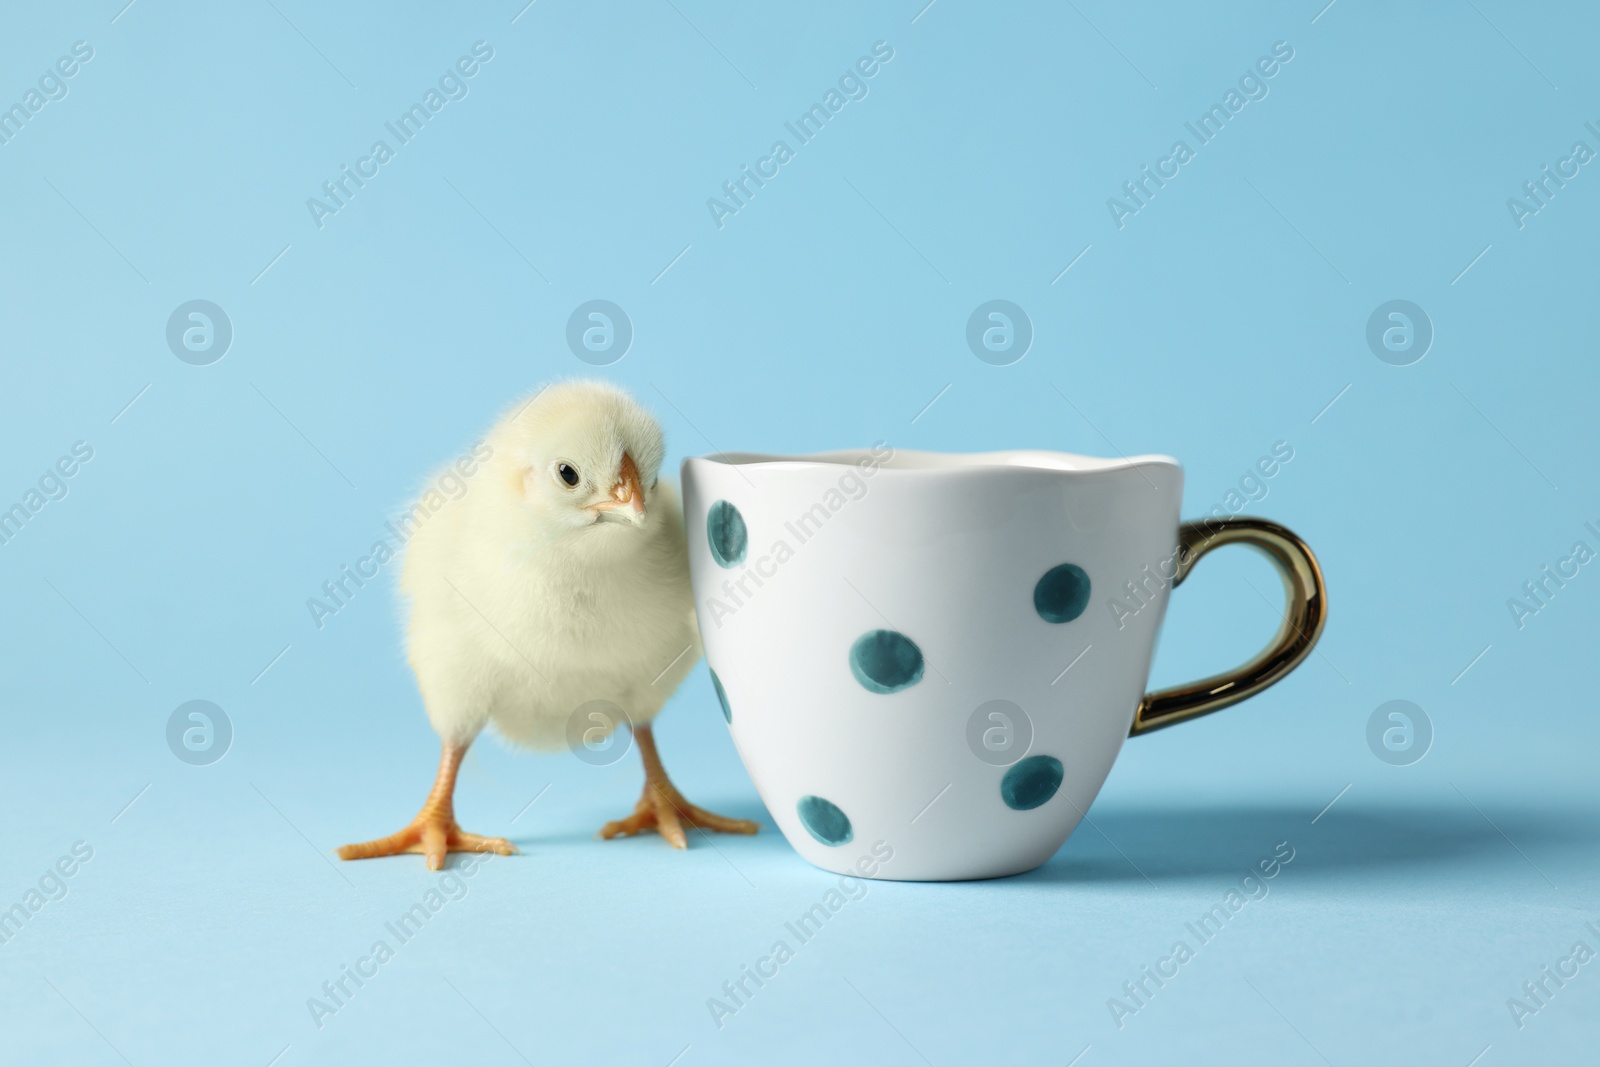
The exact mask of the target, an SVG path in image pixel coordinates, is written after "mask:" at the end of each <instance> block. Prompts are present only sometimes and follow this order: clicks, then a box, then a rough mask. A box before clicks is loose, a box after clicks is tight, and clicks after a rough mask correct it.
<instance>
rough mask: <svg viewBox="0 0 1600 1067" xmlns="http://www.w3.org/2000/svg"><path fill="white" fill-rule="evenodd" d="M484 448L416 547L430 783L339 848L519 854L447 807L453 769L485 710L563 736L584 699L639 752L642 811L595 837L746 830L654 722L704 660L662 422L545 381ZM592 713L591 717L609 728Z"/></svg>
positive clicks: (411, 589)
mask: <svg viewBox="0 0 1600 1067" xmlns="http://www.w3.org/2000/svg"><path fill="white" fill-rule="evenodd" d="M486 442H487V444H488V445H489V446H490V449H491V450H492V453H491V455H490V457H489V459H488V460H487V461H486V462H485V464H484V468H483V470H481V471H479V472H478V474H477V476H476V477H475V478H473V480H472V482H471V484H470V488H469V489H468V491H467V493H466V495H465V496H463V497H462V498H461V499H460V500H456V501H452V502H451V503H450V504H449V505H448V506H446V507H445V508H444V509H443V510H442V511H439V512H436V513H435V514H433V515H432V516H431V517H430V518H429V519H428V522H427V523H426V524H425V525H423V526H421V527H420V528H419V529H418V530H417V532H416V533H415V534H414V535H413V537H412V539H411V542H410V544H409V545H408V546H407V549H406V558H405V567H404V571H403V574H402V577H401V588H402V589H403V590H404V592H405V593H406V595H407V598H408V600H409V602H410V608H411V615H410V624H409V626H408V627H407V652H408V659H409V661H410V663H411V669H412V670H413V671H414V672H415V673H416V676H417V685H418V688H419V689H420V690H421V693H422V700H423V704H424V705H425V706H426V708H427V712H428V720H429V722H431V723H432V724H433V728H434V730H435V731H436V732H437V733H438V734H439V737H440V738H441V740H442V741H443V754H442V756H441V758H440V762H439V773H438V777H437V778H436V779H435V781H434V784H433V790H432V792H430V793H429V794H428V799H427V800H426V801H425V802H424V803H423V805H422V810H421V811H420V812H419V813H418V814H417V817H416V818H415V819H413V820H411V822H410V824H409V825H407V826H406V828H405V829H403V830H401V831H400V832H399V833H395V834H390V835H389V836H388V837H383V838H379V839H378V840H375V841H367V842H364V843H362V844H355V845H345V846H343V847H342V848H340V849H339V857H340V858H341V859H347V860H353V859H366V858H368V857H372V856H389V855H394V854H395V853H400V852H420V853H422V854H423V855H424V856H425V857H426V858H427V865H428V867H429V868H430V869H432V870H438V869H439V868H440V867H441V866H442V865H443V863H444V858H445V854H446V853H447V852H464V851H492V852H496V853H499V854H501V855H509V854H511V853H513V852H515V851H516V849H515V847H514V846H513V845H512V844H511V842H509V841H507V840H506V839H505V838H503V837H483V836H480V835H478V834H470V833H467V832H465V831H463V830H462V829H461V827H460V826H459V825H457V823H456V821H455V812H454V803H453V797H454V793H455V782H456V772H457V770H458V769H459V768H460V766H461V759H462V757H463V756H464V755H465V754H466V751H467V747H468V746H469V745H470V744H472V741H473V739H474V738H476V737H477V736H478V734H479V732H480V731H482V730H483V728H484V727H485V726H487V725H489V724H491V723H492V724H493V725H494V727H495V729H496V730H497V731H498V732H499V733H500V735H501V736H502V737H504V738H506V739H507V740H509V741H511V742H512V743H514V744H517V745H521V746H525V747H527V748H532V749H537V750H544V751H553V750H556V749H560V748H564V747H566V746H567V745H568V743H569V742H568V724H569V721H570V720H571V719H572V718H573V716H574V713H575V712H577V711H578V709H579V708H581V707H583V706H584V705H585V704H587V703H588V702H590V701H594V700H604V701H610V702H612V703H614V704H615V705H617V707H618V708H620V709H621V710H622V712H623V713H625V715H626V716H627V718H628V720H629V721H630V722H631V723H632V730H633V738H634V740H635V741H636V742H637V743H638V748H639V754H640V756H641V757H642V758H643V761H644V772H645V781H644V793H643V795H642V796H641V797H640V798H639V802H638V804H636V805H635V807H634V811H633V814H632V815H629V816H628V817H627V818H625V819H620V820H617V821H615V822H609V823H607V824H606V825H605V826H604V827H603V828H602V829H601V830H600V836H602V837H605V838H611V837H615V836H617V835H619V834H624V835H626V834H636V833H639V832H640V831H643V830H655V831H656V832H657V833H659V834H660V835H661V836H662V837H665V838H666V839H667V840H668V841H669V842H670V843H671V844H672V845H674V846H675V847H677V848H685V847H686V846H687V842H686V839H685V836H684V829H683V828H684V826H685V825H688V826H697V827H701V828H703V829H707V830H717V831H721V832H723V833H740V834H753V833H755V832H756V824H755V823H753V822H751V821H749V820H747V819H730V818H726V817H724V816H721V815H716V814H713V813H711V812H708V811H705V810H703V809H701V808H698V807H696V806H695V805H693V804H690V803H689V802H688V801H686V800H685V799H684V798H683V795H682V794H681V793H679V792H678V790H677V788H676V787H675V786H674V785H673V784H672V782H671V780H670V779H669V778H668V777H667V773H666V771H665V769H663V767H662V765H661V758H660V756H659V755H658V754H657V752H656V745H655V738H654V736H653V734H652V732H651V725H650V724H651V721H652V720H653V719H654V718H655V716H656V713H657V712H659V711H660V710H661V706H662V705H663V704H664V703H666V700H667V698H668V697H669V696H671V695H672V692H673V690H675V689H677V687H678V685H679V683H681V682H682V681H683V679H684V678H685V677H686V676H687V675H688V673H689V671H690V669H691V668H693V666H694V664H695V662H696V661H697V660H698V659H699V658H700V654H701V647H700V634H699V630H698V628H697V626H696V623H695V615H694V598H693V594H692V593H691V591H690V587H689V559H688V550H687V546H686V542H685V534H684V523H683V509H682V505H681V504H680V502H679V500H678V495H677V492H676V490H675V489H674V487H673V486H672V484H671V483H670V482H662V481H660V480H659V474H660V470H661V463H662V460H663V459H664V457H665V454H666V448H665V443H664V440H663V437H662V433H661V427H660V425H659V424H658V423H657V422H656V421H655V419H654V418H652V417H651V416H650V414H649V413H648V412H647V411H645V410H644V408H642V407H641V406H639V404H638V403H637V402H635V401H634V400H633V398H632V397H630V396H629V395H628V394H627V393H625V392H623V391H622V390H621V389H618V388H616V387H614V386H611V385H608V384H605V383H602V382H588V381H574V382H565V383H562V384H559V385H554V386H551V387H549V388H547V389H545V390H543V391H542V392H540V393H538V394H536V395H535V396H534V397H533V398H532V399H530V400H528V401H526V402H524V403H522V404H520V405H519V406H518V407H516V408H515V409H513V411H512V412H511V413H510V414H508V415H507V416H506V417H505V418H503V419H501V421H500V422H499V423H498V424H497V425H496V426H495V427H494V429H493V430H492V431H490V433H489V436H488V437H487V439H486ZM607 718H608V717H607V716H604V715H602V716H601V717H600V718H599V719H598V720H596V719H594V718H593V717H591V716H589V715H587V714H585V715H583V720H584V721H583V722H582V728H583V730H585V731H591V733H590V735H589V739H590V740H591V741H592V740H593V739H594V736H595V735H594V733H593V732H592V731H594V730H600V731H601V732H602V733H604V732H607V731H608V729H609V728H612V727H614V726H615V725H616V724H615V723H614V722H611V723H609V724H607V722H606V720H607Z"/></svg>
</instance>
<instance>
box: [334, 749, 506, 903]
mask: <svg viewBox="0 0 1600 1067" xmlns="http://www.w3.org/2000/svg"><path fill="white" fill-rule="evenodd" d="M466 754H467V746H466V745H465V744H454V743H452V742H450V741H446V742H445V743H444V752H443V754H442V755H441V756H440V758H439V776H438V777H437V778H435V779H434V782H433V790H432V791H431V792H430V793H429V794H428V799H427V800H425V801H424V802H423V804H422V810H421V811H419V812H418V813H417V817H416V818H415V819H412V820H411V823H410V825H408V826H407V827H406V828H405V829H404V830H401V831H400V832H399V833H396V834H390V835H389V836H388V837H380V838H378V839H377V840H376V841H364V842H362V843H361V844H359V845H345V846H343V847H342V848H340V849H339V858H340V859H342V860H364V859H370V858H371V857H373V856H393V855H397V854H398V853H401V852H420V853H422V854H423V855H424V856H426V857H427V863H428V869H429V870H430V871H437V870H438V869H439V868H440V867H442V866H444V857H445V853H447V852H494V853H498V854H499V855H501V856H510V855H512V854H514V853H515V852H516V851H517V849H516V846H515V845H513V844H512V843H511V842H510V841H507V840H506V839H505V838H503V837H482V836H480V835H478V834H469V833H467V832H466V831H465V830H463V829H461V827H460V826H458V825H456V816H455V800H454V797H455V790H456V772H457V771H458V770H460V768H461V758H462V757H463V756H465V755H466Z"/></svg>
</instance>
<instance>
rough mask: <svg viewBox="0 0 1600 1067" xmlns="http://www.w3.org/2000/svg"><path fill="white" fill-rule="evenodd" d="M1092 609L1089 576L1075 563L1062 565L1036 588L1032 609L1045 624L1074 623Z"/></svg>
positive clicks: (1048, 571) (1041, 579)
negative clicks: (1085, 611)
mask: <svg viewBox="0 0 1600 1067" xmlns="http://www.w3.org/2000/svg"><path fill="white" fill-rule="evenodd" d="M1088 606H1089V576H1088V575H1087V574H1086V573H1084V570H1083V568H1082V567H1080V566H1078V565H1077V564H1076V563H1059V564H1057V565H1056V566H1054V567H1051V568H1050V569H1049V570H1047V571H1045V572H1044V577H1043V578H1040V579H1039V584H1038V585H1036V586H1034V587H1033V607H1034V610H1035V611H1037V612H1038V613H1039V617H1040V618H1042V619H1043V620H1044V621H1045V622H1071V621H1072V620H1073V619H1076V618H1077V617H1078V616H1079V615H1082V614H1083V609H1084V608H1086V607H1088Z"/></svg>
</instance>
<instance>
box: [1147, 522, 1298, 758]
mask: <svg viewBox="0 0 1600 1067" xmlns="http://www.w3.org/2000/svg"><path fill="white" fill-rule="evenodd" d="M1234 543H1239V544H1245V545H1249V546H1250V547H1252V548H1255V549H1259V550H1260V551H1262V552H1264V553H1265V554H1266V555H1267V557H1268V558H1269V559H1271V560H1272V562H1273V563H1274V564H1276V565H1277V568H1278V573H1279V575H1280V576H1281V577H1282V578H1283V584H1284V588H1285V591H1286V592H1287V593H1288V597H1289V603H1288V610H1287V611H1286V612H1284V616H1283V626H1282V627H1281V628H1280V629H1279V630H1278V635H1277V636H1276V637H1274V638H1273V639H1272V643H1271V644H1269V645H1268V646H1267V647H1266V648H1265V649H1263V650H1262V651H1261V653H1260V654H1258V655H1257V656H1256V657H1255V658H1254V659H1252V660H1251V661H1250V662H1248V663H1246V664H1244V665H1243V666H1242V667H1238V668H1236V669H1234V670H1231V671H1224V672H1223V673H1222V674H1215V675H1212V676H1211V677H1210V678H1203V679H1201V680H1200V681H1198V682H1190V683H1189V684H1187V685H1179V686H1174V687H1172V688H1171V689H1160V690H1157V691H1156V692H1154V693H1146V694H1145V697H1144V699H1143V700H1141V701H1140V702H1139V710H1138V711H1137V712H1135V713H1134V716H1133V728H1132V729H1131V730H1129V731H1128V736H1129V737H1137V736H1139V735H1140V734H1147V733H1149V732H1150V731H1151V730H1159V729H1161V728H1162V727H1163V726H1171V725H1172V724H1174V723H1179V722H1186V721H1188V720H1189V719H1195V718H1199V717H1200V716H1201V715H1209V714H1211V713H1212V712H1213V711H1220V710H1221V709H1223V708H1225V707H1227V706H1228V705H1229V704H1237V703H1238V702H1239V701H1241V700H1244V699H1245V698H1246V697H1251V696H1254V695H1255V694H1257V693H1259V692H1261V690H1263V689H1265V688H1266V687H1267V686H1269V685H1271V684H1272V683H1273V682H1276V681H1277V680H1278V679H1280V678H1282V677H1283V676H1284V675H1286V674H1288V673H1289V672H1290V671H1292V670H1294V669H1295V667H1297V666H1299V664H1300V661H1301V660H1303V659H1305V658H1306V656H1307V655H1309V654H1310V652H1311V649H1312V646H1314V645H1315V644H1316V643H1317V638H1318V637H1320V636H1321V635H1322V627H1323V624H1324V623H1326V622H1327V618H1328V591H1327V589H1326V588H1325V587H1324V586H1323V584H1322V569H1321V568H1320V567H1318V566H1317V557H1316V556H1314V555H1312V554H1311V549H1310V548H1308V547H1307V546H1306V543H1305V542H1304V541H1302V540H1300V538H1298V537H1296V536H1295V535H1294V534H1293V533H1292V532H1291V531H1289V530H1288V529H1286V528H1285V527H1282V526H1279V525H1278V524H1277V523H1275V522H1268V521H1266V520H1265V519H1216V520H1211V521H1206V522H1189V523H1184V524H1183V525H1182V526H1180V527H1179V528H1178V558H1177V572H1176V574H1175V575H1174V576H1173V582H1172V584H1173V586H1174V587H1176V586H1177V585H1179V584H1180V583H1182V581H1183V579H1184V578H1185V577H1187V576H1188V574H1189V570H1190V568H1192V567H1193V566H1194V565H1195V561H1197V560H1198V559H1199V558H1200V557H1201V556H1203V555H1205V554H1206V553H1207V552H1210V551H1211V550H1212V549H1213V548H1218V547H1220V546H1222V545H1229V544H1234Z"/></svg>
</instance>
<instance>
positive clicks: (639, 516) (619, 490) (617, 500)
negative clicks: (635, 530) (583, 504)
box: [594, 452, 644, 526]
mask: <svg viewBox="0 0 1600 1067" xmlns="http://www.w3.org/2000/svg"><path fill="white" fill-rule="evenodd" d="M594 508H595V510H596V511H599V512H601V513H602V517H604V515H603V513H605V512H614V513H618V517H619V518H625V519H627V520H628V521H630V522H632V523H633V524H634V525H636V526H637V525H642V524H643V523H644V486H642V485H640V484H639V468H638V467H637V466H636V465H635V464H634V462H633V457H632V456H630V455H629V454H628V453H626V452H624V453H623V454H622V466H621V468H620V469H619V470H618V471H617V484H615V485H613V486H612V487H611V492H610V494H609V496H608V497H607V499H605V500H602V501H601V502H600V503H598V504H596V505H594Z"/></svg>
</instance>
